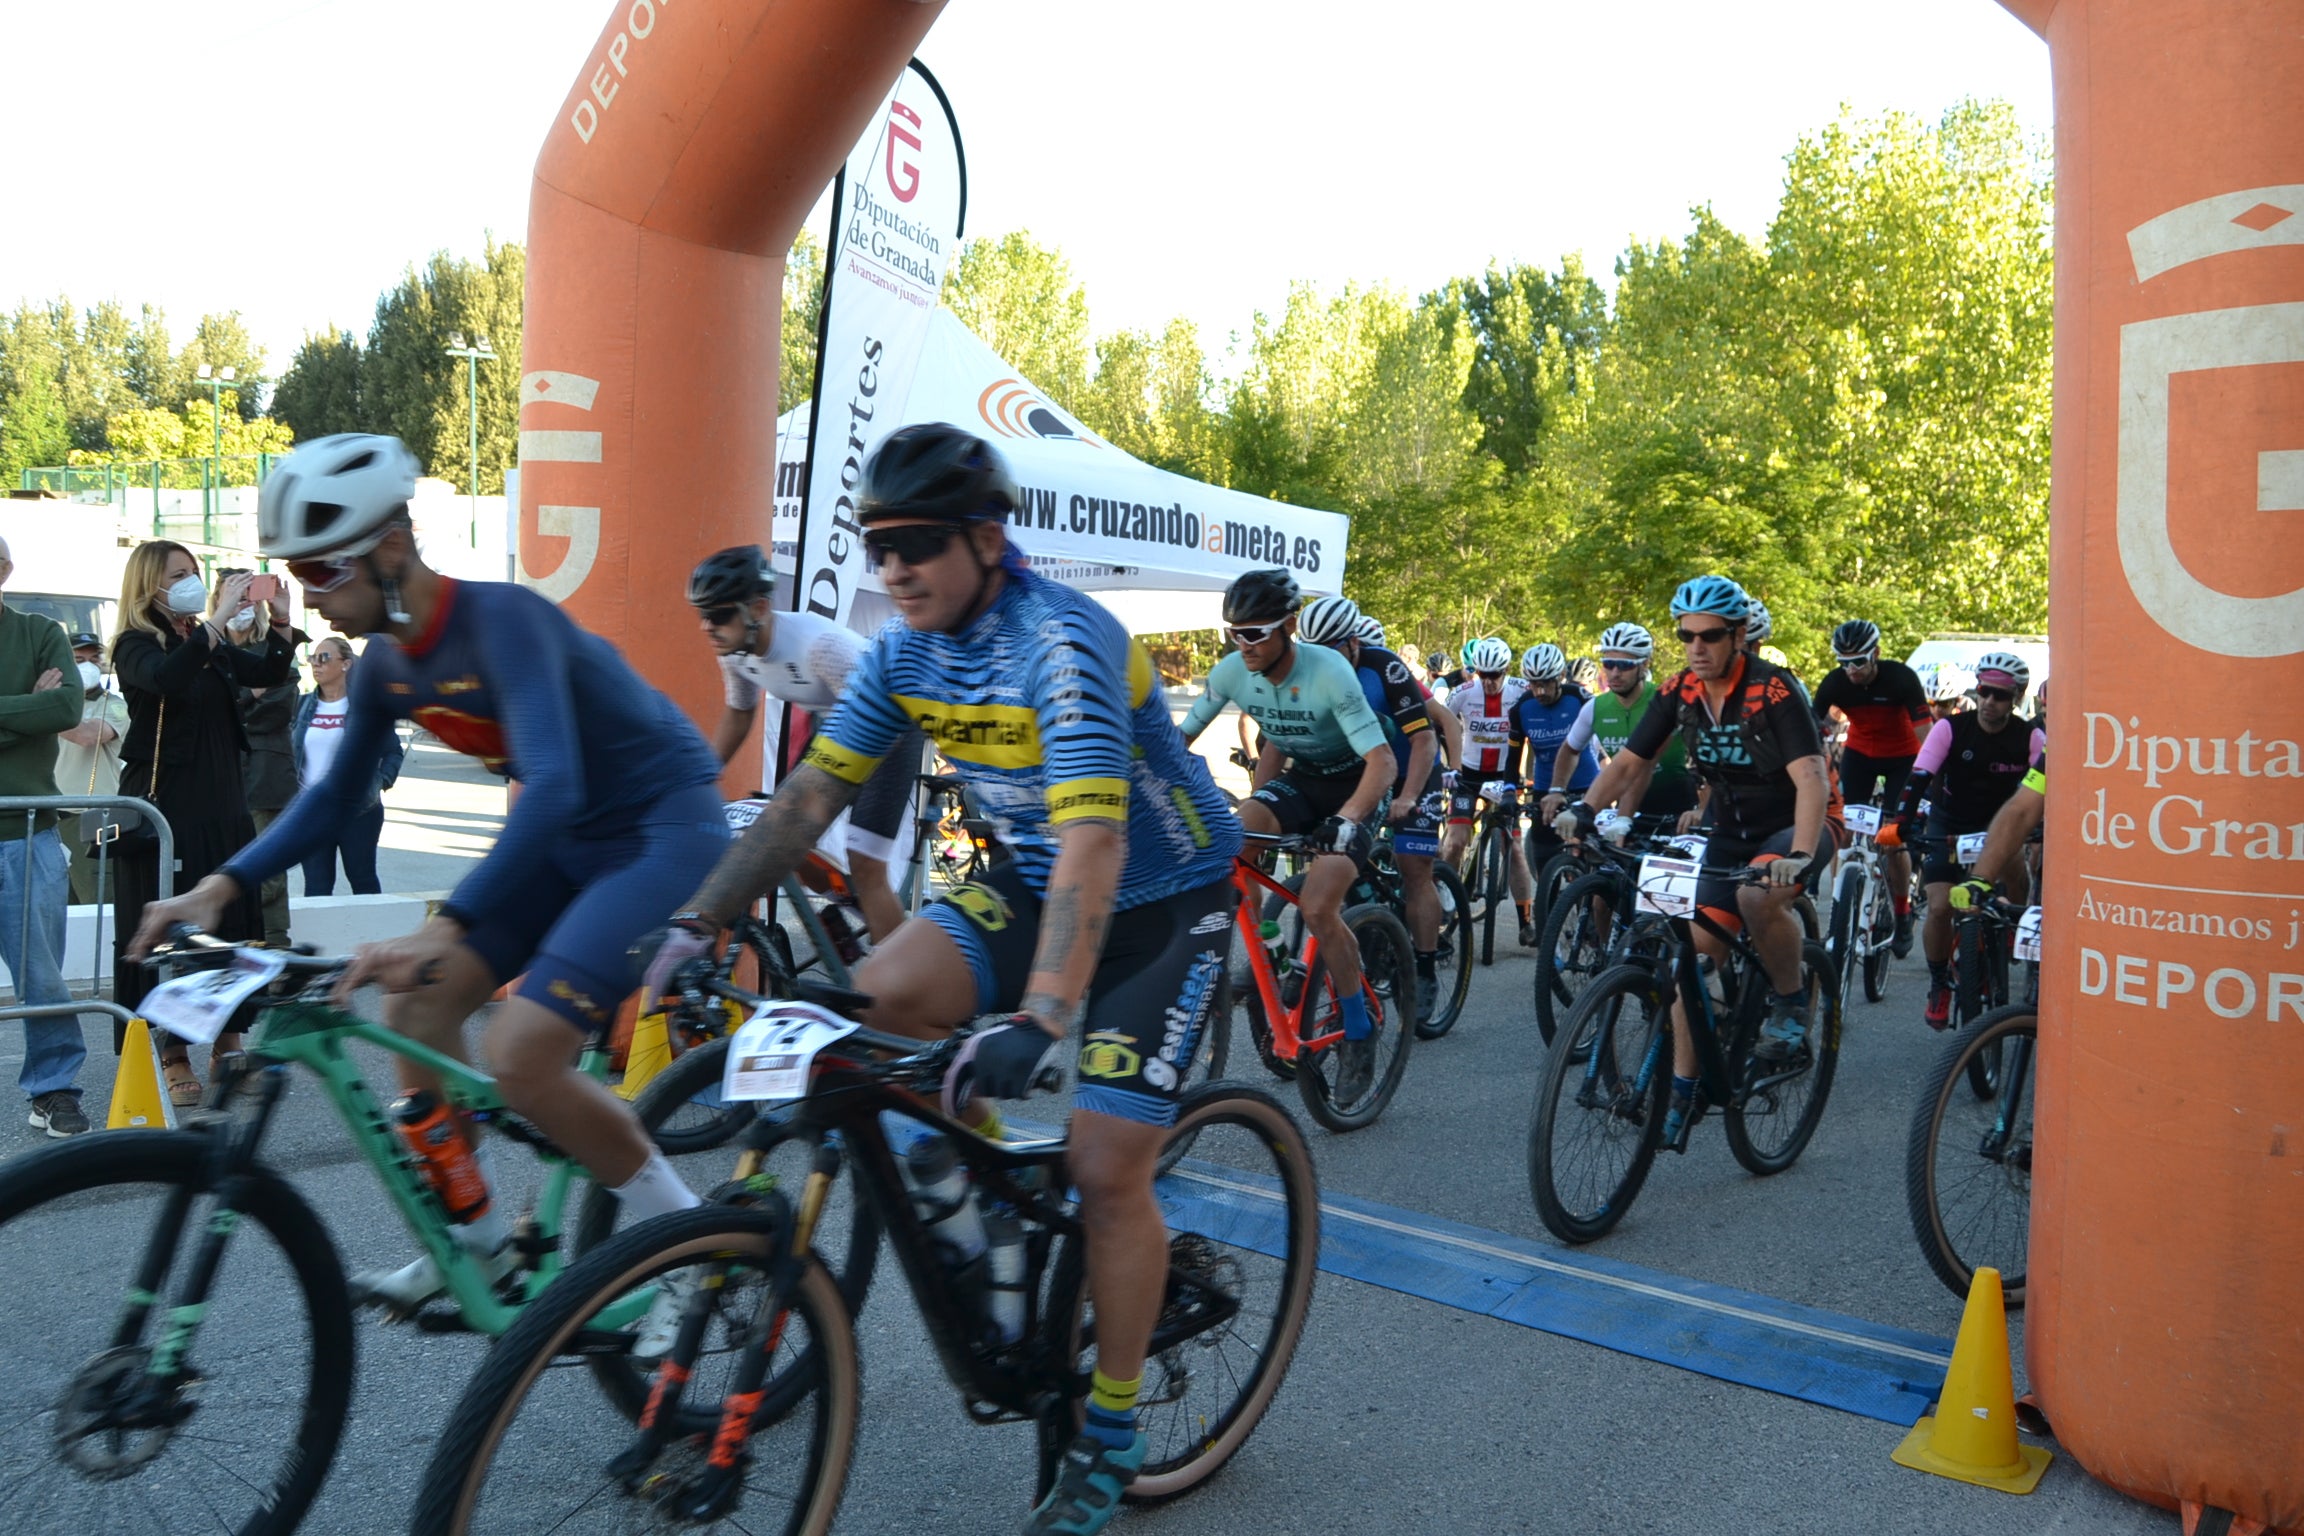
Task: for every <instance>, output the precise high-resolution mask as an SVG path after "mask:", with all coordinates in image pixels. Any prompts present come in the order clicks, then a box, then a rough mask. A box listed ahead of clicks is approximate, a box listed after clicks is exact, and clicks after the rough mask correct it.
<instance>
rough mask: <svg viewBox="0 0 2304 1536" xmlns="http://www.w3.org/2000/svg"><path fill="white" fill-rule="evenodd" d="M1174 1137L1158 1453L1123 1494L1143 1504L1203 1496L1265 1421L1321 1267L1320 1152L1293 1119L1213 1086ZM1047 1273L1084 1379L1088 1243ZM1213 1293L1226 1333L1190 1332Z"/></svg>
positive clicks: (1248, 1091) (1154, 1408) (1063, 1353)
mask: <svg viewBox="0 0 2304 1536" xmlns="http://www.w3.org/2000/svg"><path fill="white" fill-rule="evenodd" d="M1174 1135H1176V1136H1178V1137H1189V1138H1191V1141H1192V1147H1193V1152H1192V1156H1191V1157H1189V1158H1187V1159H1185V1160H1184V1161H1183V1162H1181V1163H1180V1164H1178V1165H1177V1167H1176V1169H1175V1171H1173V1172H1172V1173H1170V1174H1168V1175H1167V1176H1166V1177H1164V1178H1163V1179H1161V1181H1160V1185H1159V1191H1158V1193H1159V1196H1160V1204H1161V1210H1162V1214H1163V1216H1164V1217H1165V1219H1166V1220H1167V1223H1168V1231H1169V1240H1168V1262H1169V1266H1170V1279H1169V1286H1168V1296H1167V1300H1166V1302H1165V1304H1164V1306H1163V1307H1162V1310H1161V1315H1160V1318H1159V1320H1158V1321H1157V1322H1156V1323H1155V1324H1154V1325H1153V1338H1152V1349H1151V1352H1150V1354H1149V1356H1148V1357H1147V1358H1146V1360H1145V1362H1144V1393H1143V1396H1142V1397H1141V1398H1139V1399H1138V1401H1137V1422H1138V1423H1139V1424H1140V1425H1142V1427H1143V1429H1144V1431H1145V1434H1146V1435H1147V1436H1148V1437H1149V1438H1150V1440H1151V1445H1150V1448H1149V1449H1148V1451H1147V1452H1146V1454H1145V1458H1144V1469H1143V1471H1142V1472H1141V1473H1139V1474H1138V1475H1137V1478H1136V1481H1135V1483H1134V1484H1133V1485H1132V1486H1131V1487H1130V1488H1129V1489H1128V1492H1127V1494H1126V1497H1127V1499H1128V1500H1129V1502H1131V1503H1136V1504H1157V1503H1160V1502H1162V1501H1164V1500H1167V1499H1172V1498H1175V1497H1176V1496H1177V1495H1178V1494H1181V1493H1187V1492H1189V1491H1191V1490H1192V1489H1194V1488H1197V1487H1198V1486H1199V1485H1200V1484H1202V1483H1204V1482H1206V1481H1207V1480H1208V1479H1209V1478H1210V1477H1212V1476H1214V1475H1215V1474H1216V1472H1217V1471H1218V1470H1219V1469H1220V1468H1222V1467H1223V1465H1224V1464H1225V1463H1226V1462H1227V1461H1229V1460H1231V1459H1232V1456H1233V1453H1235V1452H1236V1451H1238V1450H1239V1449H1240V1446H1241V1444H1242V1443H1243V1442H1245V1441H1246V1440H1247V1438H1248V1436H1249V1433H1250V1432H1251V1431H1253V1430H1254V1429H1255V1428H1256V1426H1257V1424H1258V1423H1259V1422H1261V1421H1262V1419H1263V1417H1264V1413H1265V1411H1266V1410H1267V1409H1268V1408H1270V1407H1271V1404H1272V1398H1273V1396H1274V1394H1276V1393H1277V1392H1278V1391H1279V1390H1280V1383H1281V1380H1282V1379H1283V1378H1284V1377H1285V1376H1286V1375H1287V1374H1288V1363H1289V1361H1290V1360H1291V1359H1292V1358H1293V1357H1294V1355H1295V1352H1296V1342H1297V1340H1298V1339H1299V1338H1300V1337H1301V1336H1302V1335H1303V1331H1304V1319H1305V1317H1306V1315H1307V1314H1308V1313H1309V1312H1310V1311H1311V1307H1312V1282H1313V1279H1314V1276H1315V1275H1316V1273H1317V1272H1318V1268H1319V1264H1318V1259H1319V1251H1320V1186H1319V1181H1318V1179H1317V1178H1316V1176H1315V1175H1314V1173H1313V1169H1312V1149H1311V1147H1310V1146H1309V1145H1308V1144H1307V1143H1306V1142H1305V1140H1304V1133H1303V1131H1302V1130H1301V1129H1299V1128H1298V1127H1297V1125H1296V1122H1295V1121H1294V1120H1293V1119H1291V1118H1289V1115H1288V1113H1287V1111H1285V1110H1283V1109H1282V1108H1281V1107H1280V1106H1279V1104H1278V1103H1276V1102H1274V1100H1273V1099H1272V1098H1271V1097H1270V1096H1269V1095H1267V1094H1265V1093H1263V1092H1261V1091H1260V1090H1257V1089H1254V1088H1246V1087H1242V1086H1240V1085H1238V1084H1234V1083H1220V1084H1214V1085H1211V1086H1209V1087H1206V1088H1203V1089H1200V1090H1199V1091H1198V1092H1196V1093H1193V1094H1191V1095H1188V1096H1187V1097H1186V1098H1185V1099H1184V1101H1183V1103H1182V1104H1181V1105H1179V1106H1178V1108H1177V1113H1176V1129H1175V1132H1174ZM1052 1269H1053V1275H1052V1277H1051V1279H1050V1282H1049V1300H1048V1307H1047V1311H1046V1316H1047V1319H1048V1324H1047V1327H1048V1329H1049V1333H1050V1337H1051V1340H1052V1342H1053V1343H1054V1345H1055V1348H1054V1351H1053V1352H1054V1353H1055V1354H1056V1355H1057V1357H1058V1358H1060V1359H1066V1360H1070V1361H1072V1362H1074V1365H1075V1369H1076V1372H1077V1377H1076V1379H1078V1380H1080V1381H1086V1380H1087V1379H1088V1372H1089V1369H1090V1368H1091V1366H1092V1365H1093V1364H1094V1359H1093V1352H1094V1349H1095V1342H1096V1324H1095V1317H1094V1308H1093V1304H1092V1303H1091V1301H1090V1300H1089V1298H1088V1297H1087V1295H1086V1279H1087V1275H1086V1265H1085V1262H1084V1255H1083V1254H1082V1252H1081V1248H1080V1245H1079V1244H1078V1243H1073V1242H1067V1243H1066V1244H1064V1246H1063V1248H1062V1249H1061V1250H1060V1251H1059V1253H1058V1255H1057V1257H1056V1260H1055V1262H1054V1264H1053V1265H1052ZM1179 1276H1181V1279H1182V1283H1180V1279H1179ZM1195 1291H1198V1293H1199V1294H1198V1296H1196V1295H1195ZM1210 1293H1213V1297H1214V1298H1220V1299H1221V1301H1222V1302H1223V1303H1225V1304H1227V1305H1229V1306H1230V1307H1231V1308H1233V1309H1235V1310H1233V1312H1232V1315H1231V1316H1230V1317H1229V1318H1228V1319H1226V1320H1225V1321H1224V1322H1223V1323H1222V1324H1221V1325H1219V1326H1216V1327H1212V1328H1200V1329H1195V1326H1194V1324H1195V1318H1194V1313H1195V1311H1199V1310H1201V1309H1202V1307H1204V1305H1205V1299H1206V1298H1208V1297H1209V1296H1210ZM1082 1408H1083V1405H1082V1402H1081V1401H1080V1400H1079V1399H1073V1400H1072V1401H1070V1402H1069V1403H1067V1404H1066V1405H1064V1409H1063V1413H1062V1416H1061V1418H1060V1419H1059V1420H1058V1421H1057V1422H1055V1423H1053V1424H1051V1425H1050V1426H1049V1428H1051V1429H1052V1430H1054V1431H1055V1433H1053V1434H1049V1435H1047V1436H1046V1437H1045V1438H1044V1440H1043V1443H1042V1462H1041V1473H1040V1477H1041V1488H1042V1490H1043V1491H1045V1490H1046V1487H1047V1484H1048V1481H1049V1479H1050V1477H1051V1476H1052V1475H1053V1471H1054V1465H1055V1461H1054V1457H1055V1455H1056V1454H1061V1452H1062V1450H1063V1446H1064V1444H1065V1443H1067V1442H1069V1440H1070V1439H1071V1437H1072V1436H1073V1434H1075V1433H1076V1432H1077V1431H1078V1429H1079V1426H1080V1422H1081V1414H1082Z"/></svg>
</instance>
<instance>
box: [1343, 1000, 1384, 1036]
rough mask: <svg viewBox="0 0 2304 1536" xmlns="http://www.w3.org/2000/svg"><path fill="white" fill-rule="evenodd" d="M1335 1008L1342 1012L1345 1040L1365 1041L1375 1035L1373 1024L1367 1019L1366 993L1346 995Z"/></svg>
mask: <svg viewBox="0 0 2304 1536" xmlns="http://www.w3.org/2000/svg"><path fill="white" fill-rule="evenodd" d="M1337 1006H1338V1007H1340V1008H1341V1009H1342V1010H1343V1011H1344V1038H1345V1039H1347V1040H1365V1039H1367V1038H1368V1037H1369V1036H1370V1035H1371V1034H1374V1033H1375V1031H1376V1025H1375V1022H1374V1021H1373V1020H1371V1019H1370V1018H1369V1017H1368V994H1367V993H1365V992H1350V993H1347V994H1345V996H1344V997H1343V999H1342V1000H1341V1001H1340V1002H1339V1003H1338V1005H1337Z"/></svg>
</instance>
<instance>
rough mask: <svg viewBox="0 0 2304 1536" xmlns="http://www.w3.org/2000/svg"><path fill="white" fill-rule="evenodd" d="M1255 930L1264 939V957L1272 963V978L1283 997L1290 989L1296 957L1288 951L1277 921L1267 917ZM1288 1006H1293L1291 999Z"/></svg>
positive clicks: (1286, 942)
mask: <svg viewBox="0 0 2304 1536" xmlns="http://www.w3.org/2000/svg"><path fill="white" fill-rule="evenodd" d="M1257 932H1258V933H1259V934H1260V935H1261V936H1262V937H1263V940H1264V958H1265V959H1266V960H1268V961H1270V962H1271V965H1272V980H1273V982H1274V984H1276V985H1277V986H1278V987H1279V988H1280V994H1281V996H1282V997H1284V998H1285V997H1287V995H1288V992H1289V990H1290V989H1289V986H1288V982H1289V979H1290V978H1291V977H1292V976H1294V974H1295V972H1296V957H1295V956H1294V955H1292V954H1290V953H1289V952H1288V941H1287V940H1286V939H1285V938H1283V937H1281V934H1280V925H1279V924H1278V923H1276V922H1273V921H1271V920H1269V919H1267V920H1266V921H1265V923H1264V925H1263V926H1262V927H1261V928H1259V929H1258V930H1257ZM1289 1006H1290V1007H1294V1006H1295V1003H1294V1000H1293V999H1291V1000H1290V1001H1289Z"/></svg>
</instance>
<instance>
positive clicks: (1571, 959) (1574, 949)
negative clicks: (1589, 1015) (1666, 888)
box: [1536, 870, 1625, 1045]
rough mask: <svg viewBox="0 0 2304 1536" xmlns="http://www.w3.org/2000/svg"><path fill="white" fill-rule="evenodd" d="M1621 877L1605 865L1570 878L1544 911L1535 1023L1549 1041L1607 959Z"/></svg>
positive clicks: (1621, 889) (1621, 916)
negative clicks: (1575, 877)
mask: <svg viewBox="0 0 2304 1536" xmlns="http://www.w3.org/2000/svg"><path fill="white" fill-rule="evenodd" d="M1623 894H1624V882H1623V880H1622V879H1621V878H1620V877H1618V876H1617V875H1615V874H1613V873H1611V872H1609V871H1607V870H1594V871H1593V872H1592V873H1590V874H1588V875H1584V876H1581V877H1580V878H1578V879H1576V880H1572V881H1570V882H1569V883H1568V886H1567V888H1566V889H1564V890H1562V891H1561V892H1560V893H1559V894H1558V895H1557V896H1556V897H1554V898H1553V901H1552V905H1551V907H1550V909H1549V910H1548V911H1546V912H1545V914H1544V936H1543V938H1542V940H1541V941H1540V942H1539V943H1538V944H1537V946H1536V1028H1537V1030H1538V1032H1539V1033H1541V1034H1542V1035H1543V1036H1544V1043H1545V1044H1546V1045H1550V1044H1551V1043H1552V1039H1553V1033H1554V1030H1555V1029H1556V1028H1557V1026H1558V1024H1559V1021H1560V1019H1561V1018H1562V1017H1564V1016H1565V1015H1566V1014H1567V1012H1568V1010H1569V1009H1570V1008H1572V1007H1574V1006H1575V1004H1576V999H1577V998H1579V997H1581V996H1582V995H1583V993H1584V989H1585V988H1586V987H1588V986H1590V985H1591V983H1592V979H1593V978H1594V977H1596V976H1598V975H1599V974H1600V971H1601V969H1602V968H1603V967H1604V966H1606V965H1607V963H1608V951H1609V947H1610V941H1611V940H1612V939H1613V938H1614V937H1615V935H1616V924H1618V923H1620V922H1623V921H1625V914H1624V913H1623V912H1622V911H1620V910H1619V909H1618V903H1619V902H1620V901H1621V900H1622V899H1623Z"/></svg>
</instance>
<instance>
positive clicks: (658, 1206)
mask: <svg viewBox="0 0 2304 1536" xmlns="http://www.w3.org/2000/svg"><path fill="white" fill-rule="evenodd" d="M616 1199H617V1201H618V1203H620V1204H621V1205H622V1206H623V1207H624V1214H625V1215H626V1216H629V1217H630V1218H631V1219H632V1220H634V1221H646V1220H648V1219H649V1218H651V1217H654V1216H667V1215H670V1214H671V1213H672V1212H674V1211H685V1210H690V1209H693V1208H694V1207H696V1206H699V1205H702V1204H703V1203H704V1202H703V1201H701V1200H699V1199H697V1198H696V1191H694V1190H692V1189H690V1188H689V1187H688V1185H687V1183H686V1182H685V1181H684V1180H682V1179H681V1177H680V1175H679V1174H677V1173H675V1172H673V1171H672V1165H671V1164H670V1163H669V1162H667V1161H665V1159H664V1154H663V1153H662V1152H661V1151H658V1150H657V1149H655V1148H653V1147H651V1148H650V1149H649V1151H648V1161H646V1162H644V1163H642V1164H641V1165H640V1171H639V1172H638V1173H636V1174H634V1175H632V1177H630V1178H629V1179H626V1180H625V1181H624V1182H623V1183H621V1184H619V1185H617V1186H616Z"/></svg>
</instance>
